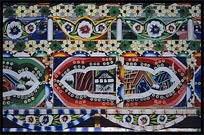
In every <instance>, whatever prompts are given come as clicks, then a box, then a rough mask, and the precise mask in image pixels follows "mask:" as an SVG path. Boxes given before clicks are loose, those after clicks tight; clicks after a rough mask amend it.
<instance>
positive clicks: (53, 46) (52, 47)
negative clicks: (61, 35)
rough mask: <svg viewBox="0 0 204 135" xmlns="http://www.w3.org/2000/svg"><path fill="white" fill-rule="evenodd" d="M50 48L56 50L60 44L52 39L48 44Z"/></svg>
mask: <svg viewBox="0 0 204 135" xmlns="http://www.w3.org/2000/svg"><path fill="white" fill-rule="evenodd" d="M50 48H51V50H52V51H58V50H59V49H60V48H61V44H60V42H59V41H53V42H52V43H51V44H50Z"/></svg>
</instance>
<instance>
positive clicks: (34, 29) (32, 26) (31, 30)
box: [25, 23, 36, 34]
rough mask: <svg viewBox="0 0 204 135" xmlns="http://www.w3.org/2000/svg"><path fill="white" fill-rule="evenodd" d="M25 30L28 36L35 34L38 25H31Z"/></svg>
mask: <svg viewBox="0 0 204 135" xmlns="http://www.w3.org/2000/svg"><path fill="white" fill-rule="evenodd" d="M25 30H26V32H27V33H28V34H31V33H34V32H35V31H36V25H35V23H29V24H28V25H26V26H25Z"/></svg>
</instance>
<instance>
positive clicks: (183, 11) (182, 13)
mask: <svg viewBox="0 0 204 135" xmlns="http://www.w3.org/2000/svg"><path fill="white" fill-rule="evenodd" d="M178 12H179V14H180V16H181V17H187V16H188V15H189V9H188V7H185V6H182V7H181V8H180V10H179V11H178Z"/></svg>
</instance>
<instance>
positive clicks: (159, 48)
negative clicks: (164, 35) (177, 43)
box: [154, 41, 165, 51]
mask: <svg viewBox="0 0 204 135" xmlns="http://www.w3.org/2000/svg"><path fill="white" fill-rule="evenodd" d="M154 47H155V48H156V50H157V51H162V50H163V49H164V47H165V46H164V41H155V46H154Z"/></svg>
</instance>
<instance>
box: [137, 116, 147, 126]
mask: <svg viewBox="0 0 204 135" xmlns="http://www.w3.org/2000/svg"><path fill="white" fill-rule="evenodd" d="M149 123H150V118H149V116H148V115H141V116H139V118H138V124H139V125H140V126H147V125H149Z"/></svg>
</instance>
